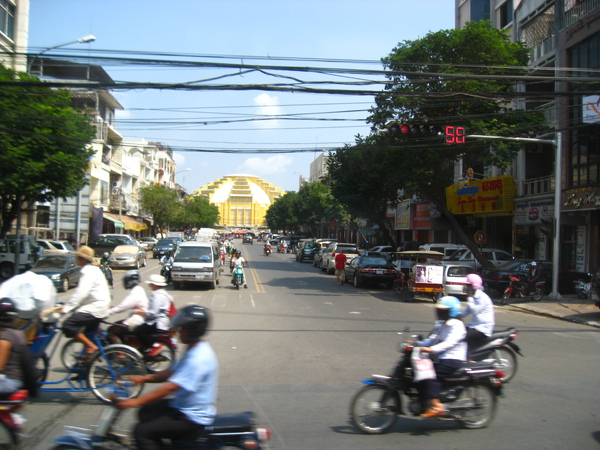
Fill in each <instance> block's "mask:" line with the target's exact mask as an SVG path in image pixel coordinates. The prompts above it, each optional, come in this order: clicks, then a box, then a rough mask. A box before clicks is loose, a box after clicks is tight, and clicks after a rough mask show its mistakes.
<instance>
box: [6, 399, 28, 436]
mask: <svg viewBox="0 0 600 450" xmlns="http://www.w3.org/2000/svg"><path fill="white" fill-rule="evenodd" d="M27 395H28V393H27V391H25V390H22V391H17V392H15V393H13V394H12V395H11V396H10V397H8V399H5V400H0V448H20V447H19V441H20V438H21V432H22V431H23V425H24V424H25V421H26V419H25V417H23V415H21V413H19V412H18V410H20V409H21V408H22V407H23V402H24V401H25V399H26V398H27Z"/></svg>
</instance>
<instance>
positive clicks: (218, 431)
mask: <svg viewBox="0 0 600 450" xmlns="http://www.w3.org/2000/svg"><path fill="white" fill-rule="evenodd" d="M119 416H120V411H119V410H118V409H117V408H115V407H114V406H113V405H109V406H107V407H106V408H104V409H103V410H102V412H101V414H100V418H99V420H98V425H97V427H96V428H95V429H94V430H89V429H85V428H79V427H77V428H75V427H67V428H68V431H67V434H65V435H63V436H59V437H58V438H56V439H54V440H53V441H52V443H53V444H57V446H56V447H54V449H55V450H59V449H65V450H66V449H86V450H87V449H92V448H95V449H102V448H111V449H120V448H123V449H130V448H132V447H134V446H135V445H134V442H133V439H132V438H130V437H129V436H126V435H123V434H117V433H115V432H114V431H113V428H114V427H115V424H116V422H117V420H118V418H119ZM205 431H206V432H205V433H203V434H202V435H201V436H200V437H198V439H196V441H194V442H181V441H172V442H171V444H172V447H170V448H173V449H207V450H208V449H215V450H216V449H222V448H229V447H233V448H240V449H256V450H260V449H263V448H264V447H263V446H262V445H261V444H262V443H263V442H267V441H269V440H270V439H271V430H269V429H268V428H257V427H256V425H255V417H254V413H252V412H250V411H246V412H243V413H237V414H217V416H216V417H215V421H214V423H213V424H212V425H211V426H207V427H206V428H205Z"/></svg>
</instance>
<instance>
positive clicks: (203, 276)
mask: <svg viewBox="0 0 600 450" xmlns="http://www.w3.org/2000/svg"><path fill="white" fill-rule="evenodd" d="M205 278H206V276H205V275H196V280H203V279H205Z"/></svg>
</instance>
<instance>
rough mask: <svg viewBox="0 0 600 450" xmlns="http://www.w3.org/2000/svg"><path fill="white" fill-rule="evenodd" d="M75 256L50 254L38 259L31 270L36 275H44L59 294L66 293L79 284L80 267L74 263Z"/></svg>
mask: <svg viewBox="0 0 600 450" xmlns="http://www.w3.org/2000/svg"><path fill="white" fill-rule="evenodd" d="M75 258H76V257H75V255H71V254H68V253H52V254H47V255H42V256H40V257H39V258H38V260H37V261H36V263H35V264H34V265H33V268H32V269H31V271H32V272H34V273H37V274H38V275H45V276H47V277H48V278H50V280H52V282H53V283H54V286H55V287H56V290H57V291H59V292H67V291H68V290H69V288H70V287H71V286H75V285H77V284H78V283H79V279H80V278H81V267H80V266H78V265H77V264H76V263H75Z"/></svg>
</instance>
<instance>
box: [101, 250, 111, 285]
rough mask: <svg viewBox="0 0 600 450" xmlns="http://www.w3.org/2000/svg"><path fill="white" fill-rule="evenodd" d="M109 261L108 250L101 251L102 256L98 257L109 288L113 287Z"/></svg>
mask: <svg viewBox="0 0 600 450" xmlns="http://www.w3.org/2000/svg"><path fill="white" fill-rule="evenodd" d="M109 262H110V253H108V252H104V253H102V258H100V268H101V269H102V272H104V276H105V277H106V281H108V285H109V286H110V288H111V289H114V286H113V273H112V269H111V268H110V265H109Z"/></svg>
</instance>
